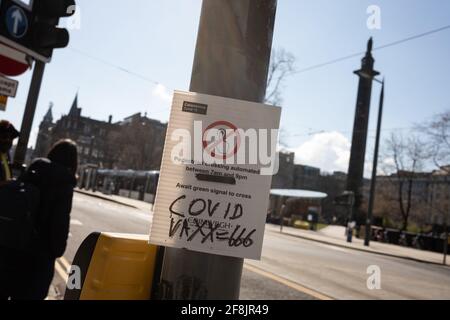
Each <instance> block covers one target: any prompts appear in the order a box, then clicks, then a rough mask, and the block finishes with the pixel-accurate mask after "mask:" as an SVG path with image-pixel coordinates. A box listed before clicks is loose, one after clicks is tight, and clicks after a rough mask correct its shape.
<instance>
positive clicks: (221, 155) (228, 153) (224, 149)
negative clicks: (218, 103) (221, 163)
mask: <svg viewBox="0 0 450 320" xmlns="http://www.w3.org/2000/svg"><path fill="white" fill-rule="evenodd" d="M211 129H214V130H217V132H218V134H219V136H218V137H217V135H215V136H216V137H217V139H214V140H213V141H208V140H207V137H208V132H209V131H210V130H211ZM240 145H241V136H240V134H239V130H238V128H237V127H236V126H235V125H234V124H232V123H231V122H228V121H217V122H214V123H213V124H211V125H210V126H209V127H208V128H206V129H205V131H203V149H204V150H205V151H206V152H207V153H208V154H210V155H211V156H212V157H214V158H216V159H222V160H226V159H228V158H231V157H233V156H234V155H235V154H237V152H238V151H239V147H240ZM233 146H234V148H233Z"/></svg>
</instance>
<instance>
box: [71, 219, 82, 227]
mask: <svg viewBox="0 0 450 320" xmlns="http://www.w3.org/2000/svg"><path fill="white" fill-rule="evenodd" d="M70 224H71V225H73V226H82V225H83V222H81V221H80V220H76V219H72V220H70Z"/></svg>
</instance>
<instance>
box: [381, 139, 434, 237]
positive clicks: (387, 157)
mask: <svg viewBox="0 0 450 320" xmlns="http://www.w3.org/2000/svg"><path fill="white" fill-rule="evenodd" d="M429 158H430V152H429V149H428V148H427V146H426V144H425V143H424V141H423V139H420V138H419V137H418V136H417V135H415V134H411V135H410V136H408V137H407V138H405V137H404V136H403V135H401V134H398V133H392V134H391V136H390V138H388V139H387V140H386V141H385V150H384V161H383V165H384V168H383V170H384V171H385V172H390V173H394V174H393V175H391V176H390V182H391V183H392V185H393V187H394V188H395V190H396V192H395V194H396V195H393V196H392V197H393V199H396V200H397V203H398V206H399V209H400V210H399V212H400V214H401V218H402V230H407V228H408V224H409V218H410V215H411V209H412V207H413V205H414V203H413V196H412V195H413V190H414V186H415V183H416V177H417V174H418V173H419V172H421V171H422V170H423V169H424V166H425V164H426V162H427V160H428V159H429Z"/></svg>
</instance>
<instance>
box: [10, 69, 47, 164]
mask: <svg viewBox="0 0 450 320" xmlns="http://www.w3.org/2000/svg"><path fill="white" fill-rule="evenodd" d="M44 70H45V63H44V62H41V61H36V62H35V65H34V71H33V77H32V79H31V84H30V90H29V92H28V99H27V104H26V106H25V112H24V114H23V119H22V127H21V129H20V138H19V142H18V144H17V148H16V152H15V154H14V168H15V169H16V170H19V169H21V168H22V167H23V164H24V162H25V156H26V153H27V149H28V142H29V140H30V133H31V128H32V126H33V119H34V114H35V112H36V105H37V102H38V99H39V91H40V90H41V84H42V78H43V77H44Z"/></svg>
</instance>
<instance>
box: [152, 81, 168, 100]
mask: <svg viewBox="0 0 450 320" xmlns="http://www.w3.org/2000/svg"><path fill="white" fill-rule="evenodd" d="M152 94H153V96H155V97H157V98H159V99H161V100H162V101H164V102H169V103H170V102H172V96H173V95H172V93H171V92H169V90H167V88H166V87H165V86H163V85H162V84H158V85H157V86H156V87H155V89H153V91H152Z"/></svg>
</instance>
